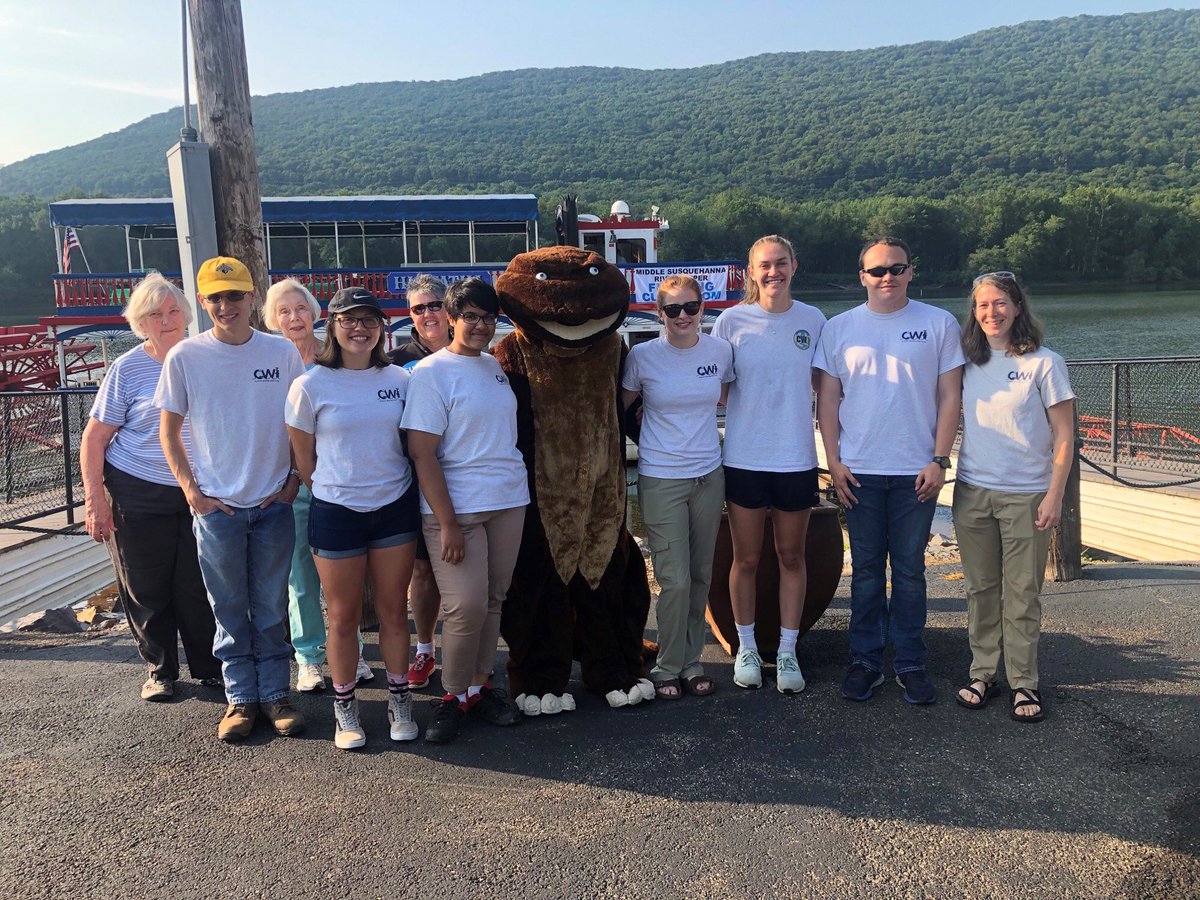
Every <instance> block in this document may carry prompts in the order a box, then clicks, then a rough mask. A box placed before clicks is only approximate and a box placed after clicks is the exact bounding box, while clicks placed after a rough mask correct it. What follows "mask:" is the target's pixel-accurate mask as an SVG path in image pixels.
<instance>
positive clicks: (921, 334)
mask: <svg viewBox="0 0 1200 900" xmlns="http://www.w3.org/2000/svg"><path fill="white" fill-rule="evenodd" d="M900 340H902V341H909V342H912V341H917V342H919V343H925V342H926V341H928V340H929V332H928V331H926V330H924V329H922V330H921V331H902V332H900Z"/></svg>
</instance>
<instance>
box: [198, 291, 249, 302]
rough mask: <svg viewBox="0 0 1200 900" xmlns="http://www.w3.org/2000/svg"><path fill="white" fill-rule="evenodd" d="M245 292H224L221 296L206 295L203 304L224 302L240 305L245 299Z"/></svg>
mask: <svg viewBox="0 0 1200 900" xmlns="http://www.w3.org/2000/svg"><path fill="white" fill-rule="evenodd" d="M247 293H248V292H247V291H225V292H224V293H221V294H208V295H206V296H205V297H204V302H205V303H214V304H215V303H220V302H221V301H222V300H225V301H227V302H229V303H240V302H241V301H242V300H245V299H246V296H247Z"/></svg>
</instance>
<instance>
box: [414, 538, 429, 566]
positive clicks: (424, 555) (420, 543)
mask: <svg viewBox="0 0 1200 900" xmlns="http://www.w3.org/2000/svg"><path fill="white" fill-rule="evenodd" d="M417 559H420V560H423V561H425V562H429V545H428V544H427V543H425V532H424V531H420V532H417Z"/></svg>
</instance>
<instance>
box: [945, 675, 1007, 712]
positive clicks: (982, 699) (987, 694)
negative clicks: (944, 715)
mask: <svg viewBox="0 0 1200 900" xmlns="http://www.w3.org/2000/svg"><path fill="white" fill-rule="evenodd" d="M977 681H978V682H979V683H980V684H982V685H984V689H983V690H982V691H979V690H977V689H976V688H975V682H977ZM996 688H997V685H996V682H994V681H984V680H983V679H982V678H973V679H971V683H970V684H968V685H967V686H966V687H964V688H962V689H961V690H963V691H966V692H967V693H968V694H971V695H973V696H975V697H978V698H979V702H977V703H972V702H971V701H970V700H964V699H963V698H962V694H961V693H955V695H954V702H955V703H957V704H958V705H959V706H961V707H962V708H963V709H983V708H984V707H985V706H987V703H988V700H989V699H990V698H991V696H992V695H993V694H995V693H996Z"/></svg>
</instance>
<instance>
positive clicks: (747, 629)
mask: <svg viewBox="0 0 1200 900" xmlns="http://www.w3.org/2000/svg"><path fill="white" fill-rule="evenodd" d="M733 624H734V626H735V627H736V628H737V633H738V649H739V650H753V651H755V652H756V653H757V652H758V641H756V640H755V639H754V623H753V622H751V623H750V624H749V625H738V623H737V622H734V623H733Z"/></svg>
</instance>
